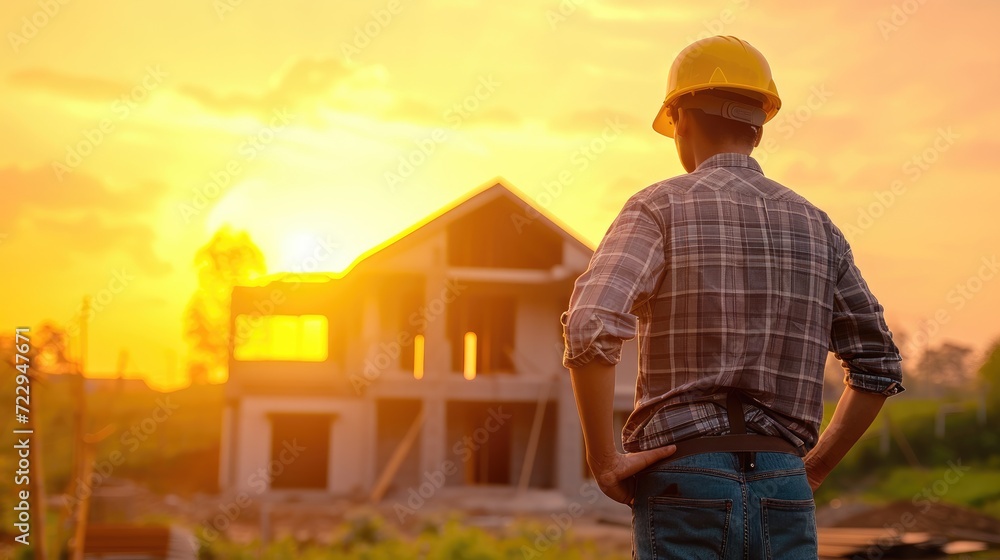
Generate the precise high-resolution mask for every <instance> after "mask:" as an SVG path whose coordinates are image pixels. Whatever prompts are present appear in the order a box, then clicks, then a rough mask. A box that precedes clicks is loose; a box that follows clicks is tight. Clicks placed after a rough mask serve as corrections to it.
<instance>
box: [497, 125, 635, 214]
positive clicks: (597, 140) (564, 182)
mask: <svg viewBox="0 0 1000 560" xmlns="http://www.w3.org/2000/svg"><path fill="white" fill-rule="evenodd" d="M604 124H605V126H604V128H603V129H601V132H600V134H598V135H597V136H594V137H593V138H591V139H590V140H588V141H587V142H585V143H583V144H581V145H580V146H578V147H577V148H576V149H575V150H573V153H571V154H570V156H569V165H570V166H572V167H573V169H575V172H574V170H571V169H563V170H562V171H560V172H559V173H557V174H556V177H555V179H552V180H548V181H543V182H542V190H541V191H539V192H538V193H537V194H536V195H535V205H536V206H531V205H529V206H528V207H527V208H525V209H524V211H523V212H512V213H511V214H510V221H511V223H512V224H514V229H515V230H517V233H524V228H525V226H527V225H528V224H531V223H532V222H534V221H535V220H537V219H538V218H539V217H540V216H541V215H542V213H541V212H540V211H539V210H538V208H542V209H548V208H549V207H550V206H551V204H552V202H553V201H555V199H557V198H559V197H560V196H561V195H562V193H563V190H564V189H565V188H566V187H568V186H570V185H572V184H573V181H575V180H576V176H577V174H579V173H583V172H584V171H586V170H587V169H588V168H589V167H590V166H591V164H592V163H594V161H596V160H597V158H599V157H600V156H601V155H602V154H603V153H604V152H606V151H607V150H608V147H609V146H610V145H611V144H612V143H614V142H615V141H616V140H618V139H619V138H620V137H621V135H622V132H623V131H624V130H625V128H626V127H625V125H623V124H622V122H621V119H620V118H619V117H615V118H613V119H612V118H607V119H604Z"/></svg>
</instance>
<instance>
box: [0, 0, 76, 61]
mask: <svg viewBox="0 0 1000 560" xmlns="http://www.w3.org/2000/svg"><path fill="white" fill-rule="evenodd" d="M69 3H70V0H38V2H36V3H35V4H36V5H37V6H38V9H37V10H35V11H34V12H32V13H31V14H30V15H27V16H24V17H22V18H21V21H20V22H19V23H20V26H19V27H18V28H17V31H8V32H7V43H8V44H10V49H11V50H12V51H14V54H18V53H19V52H20V51H21V49H22V48H23V47H24V46H25V45H27V44H28V42H29V41H31V40H32V39H34V38H35V37H37V36H38V33H39V32H41V30H42V29H45V28H46V27H48V25H49V23H51V22H52V20H53V19H55V18H56V17H57V16H58V15H59V14H60V13H62V9H63V7H64V6H66V5H67V4H69Z"/></svg>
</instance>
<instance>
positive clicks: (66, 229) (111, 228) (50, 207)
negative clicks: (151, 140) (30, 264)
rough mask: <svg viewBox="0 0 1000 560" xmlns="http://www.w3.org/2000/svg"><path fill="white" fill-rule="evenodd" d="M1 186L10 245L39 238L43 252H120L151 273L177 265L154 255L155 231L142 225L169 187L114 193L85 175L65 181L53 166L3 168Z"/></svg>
mask: <svg viewBox="0 0 1000 560" xmlns="http://www.w3.org/2000/svg"><path fill="white" fill-rule="evenodd" d="M0 185H3V187H4V189H5V197H4V198H5V200H4V204H3V205H0V231H3V232H4V233H5V234H7V235H8V236H9V240H8V241H9V242H10V243H14V242H15V241H16V240H18V239H22V238H24V239H34V240H35V242H37V243H38V246H40V247H41V246H45V247H57V248H58V250H57V251H56V253H58V254H60V255H70V254H84V255H96V254H102V253H107V252H113V251H118V250H120V251H123V252H125V253H126V254H128V255H130V256H131V257H132V258H133V259H134V260H135V262H136V263H137V265H138V266H139V267H140V268H141V269H142V270H143V271H144V272H146V273H147V274H150V275H154V276H159V275H163V274H167V273H168V272H170V270H171V265H170V264H169V263H167V262H166V261H163V260H161V259H160V258H159V257H158V256H157V255H156V252H155V251H154V250H153V244H154V242H155V234H154V233H153V230H152V229H151V228H150V227H149V226H147V225H146V224H145V223H143V221H142V219H143V218H144V216H145V215H147V214H148V213H150V212H151V211H153V210H155V209H156V208H157V207H158V206H159V204H160V199H161V198H162V197H163V195H164V194H165V193H166V186H165V185H164V184H162V183H157V182H147V183H143V184H140V185H137V186H133V187H130V188H126V189H113V188H111V186H109V185H107V184H105V183H103V182H101V181H100V180H98V179H96V178H94V177H92V176H89V175H86V174H83V173H73V174H71V175H68V176H66V177H65V178H64V179H63V181H62V182H60V181H58V180H57V179H56V178H55V176H54V175H53V173H52V171H51V170H50V169H49V168H47V167H36V168H32V169H21V168H18V167H7V168H2V169H0ZM43 240H44V241H43Z"/></svg>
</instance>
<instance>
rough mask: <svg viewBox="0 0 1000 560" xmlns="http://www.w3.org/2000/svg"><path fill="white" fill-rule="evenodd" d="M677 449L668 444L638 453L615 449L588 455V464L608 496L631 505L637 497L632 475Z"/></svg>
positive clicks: (598, 483)
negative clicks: (621, 451) (620, 451)
mask: <svg viewBox="0 0 1000 560" xmlns="http://www.w3.org/2000/svg"><path fill="white" fill-rule="evenodd" d="M676 450H677V447H675V446H673V445H668V446H666V447H657V448H656V449H650V450H648V451H640V452H638V453H618V452H617V451H615V452H614V453H612V454H608V455H605V456H603V457H591V456H589V455H588V456H587V464H588V465H589V466H590V470H591V472H593V473H594V479H595V480H596V481H597V485H598V486H599V487H600V488H601V491H602V492H604V494H605V495H606V496H608V497H609V498H611V499H612V500H614V501H616V502H618V503H622V504H625V505H627V506H631V505H632V500H633V499H634V498H635V481H634V480H632V477H633V476H634V475H635V474H636V473H638V472H639V471H641V470H643V469H645V468H646V467H648V466H650V465H652V464H653V463H656V462H658V461H662V460H663V459H666V458H667V457H669V456H671V455H673V454H674V451H676Z"/></svg>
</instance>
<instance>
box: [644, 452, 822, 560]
mask: <svg viewBox="0 0 1000 560" xmlns="http://www.w3.org/2000/svg"><path fill="white" fill-rule="evenodd" d="M635 478H636V491H635V502H634V503H633V507H632V547H633V557H634V558H637V559H639V560H647V559H664V558H681V559H684V560H694V559H701V558H706V559H708V558H711V559H713V560H714V559H725V560H729V559H733V560H737V559H738V560H749V559H756V558H761V559H764V558H775V559H780V560H796V559H799V558H808V559H810V560H815V558H816V557H817V554H818V553H817V549H816V505H815V503H814V502H813V495H812V490H811V489H810V488H809V481H808V480H807V479H806V471H805V468H804V466H803V463H802V459H801V458H800V457H797V456H795V455H791V454H788V453H771V452H766V453H765V452H758V453H757V460H756V467H755V468H754V469H753V470H750V471H747V472H745V473H744V472H742V471H741V470H740V466H739V460H738V455H737V454H736V453H702V454H699V455H690V456H688V457H683V458H680V459H677V460H674V461H671V460H670V459H667V460H665V461H661V462H659V463H656V464H655V465H652V466H650V467H649V468H647V469H646V470H644V471H642V472H640V473H639V474H637V475H636V477H635Z"/></svg>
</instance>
